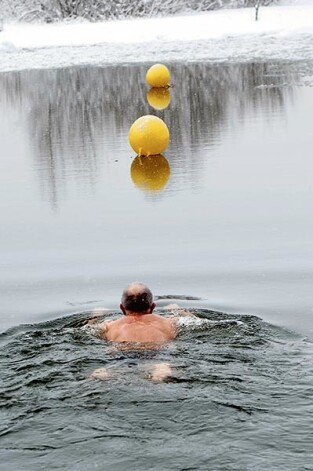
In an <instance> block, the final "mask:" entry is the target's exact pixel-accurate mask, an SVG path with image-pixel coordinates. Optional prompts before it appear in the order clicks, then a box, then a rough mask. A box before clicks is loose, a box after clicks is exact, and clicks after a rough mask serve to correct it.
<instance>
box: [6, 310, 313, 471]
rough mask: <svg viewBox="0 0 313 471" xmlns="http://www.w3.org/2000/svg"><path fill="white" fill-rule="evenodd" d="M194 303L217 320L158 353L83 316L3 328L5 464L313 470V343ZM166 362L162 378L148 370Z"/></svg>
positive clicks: (20, 470)
mask: <svg viewBox="0 0 313 471" xmlns="http://www.w3.org/2000/svg"><path fill="white" fill-rule="evenodd" d="M193 312H194V313H196V314H197V316H199V317H200V318H202V319H209V320H211V321H214V322H213V323H212V324H211V325H209V327H208V328H201V327H199V326H198V327H194V328H192V326H189V327H188V328H186V329H184V331H182V332H181V334H180V335H179V337H178V338H177V340H176V341H175V343H173V344H170V345H168V346H167V347H165V348H164V349H163V350H160V351H150V352H149V351H147V352H142V351H119V350H116V349H113V348H112V344H110V345H108V344H107V343H106V342H104V341H103V340H99V339H97V338H95V337H94V336H93V335H92V334H91V333H90V332H89V331H88V330H85V329H84V328H80V327H79V324H80V321H81V319H84V318H85V317H86V316H87V315H88V313H85V314H81V315H77V316H74V317H70V318H66V319H65V318H63V319H60V320H55V321H52V322H47V323H42V324H37V325H29V326H24V327H20V328H14V329H12V330H10V331H9V332H7V333H6V334H2V335H1V337H0V342H1V348H0V378H1V379H0V381H1V383H0V384H1V386H0V387H1V389H0V398H1V399H0V407H1V409H0V410H1V424H0V449H1V462H2V465H0V467H1V466H2V467H1V469H5V470H12V471H24V470H32V471H37V470H41V469H73V470H74V469H75V470H82V471H83V470H93V469H106V470H118V471H119V470H125V469H136V470H140V471H141V470H142V471H145V470H148V469H149V470H169V469H171V470H191V469H195V470H196V469H197V470H198V469H201V470H207V469H212V470H240V471H241V470H252V469H253V470H257V471H263V470H265V469H270V470H299V471H300V470H312V469H313V465H312V440H313V426H312V393H313V387H312V384H313V383H312V380H313V367H312V353H313V344H312V342H310V341H308V340H306V339H305V338H303V336H301V335H299V334H295V333H292V332H290V331H287V330H284V329H282V328H278V327H274V326H273V325H270V324H265V323H264V322H262V321H261V320H260V319H259V318H257V317H253V316H248V315H242V316H239V315H238V316H235V315H233V316H231V315H225V314H222V313H216V312H212V311H205V310H194V311H193ZM110 317H111V316H110ZM224 319H226V320H228V321H229V320H233V321H237V322H233V323H225V322H223V320H224ZM238 321H240V322H239V323H238ZM74 326H76V327H74ZM160 361H161V362H168V363H169V364H170V365H171V367H172V375H171V376H170V378H169V379H168V382H167V383H153V382H151V381H150V380H149V379H148V377H147V368H149V367H151V365H153V364H155V363H157V362H160ZM101 366H106V367H107V368H108V369H110V371H111V372H112V378H111V380H109V381H99V380H92V379H90V377H89V375H90V373H92V371H93V370H94V369H95V368H98V367H101ZM4 463H5V466H4V465H3V464H4Z"/></svg>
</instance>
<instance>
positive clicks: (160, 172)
mask: <svg viewBox="0 0 313 471" xmlns="http://www.w3.org/2000/svg"><path fill="white" fill-rule="evenodd" d="M170 174H171V169H170V164H169V163H168V161H167V160H166V158H165V157H164V156H163V155H161V154H158V155H151V156H139V155H137V157H135V159H134V160H133V163H132V165H131V168H130V175H131V179H132V181H133V183H134V184H135V185H136V187H137V188H139V189H141V190H143V191H147V192H156V191H160V190H162V189H163V188H164V187H165V186H166V184H167V182H168V180H169V178H170Z"/></svg>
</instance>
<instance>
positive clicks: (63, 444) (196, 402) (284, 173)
mask: <svg viewBox="0 0 313 471" xmlns="http://www.w3.org/2000/svg"><path fill="white" fill-rule="evenodd" d="M169 66H170V69H171V71H172V75H173V83H174V85H175V86H174V88H172V89H171V91H170V104H169V106H168V107H167V108H166V109H165V110H163V111H155V110H153V108H151V106H149V105H148V103H147V98H146V93H147V88H146V86H145V84H144V75H145V70H146V68H147V65H142V66H134V65H133V66H126V65H125V66H123V65H119V66H114V67H113V66H112V67H105V68H101V67H98V68H91V67H89V68H69V69H60V70H45V71H42V70H41V71H39V70H38V71H24V72H20V73H6V74H2V75H0V104H1V109H2V111H3V112H2V113H1V116H0V142H1V149H2V152H1V159H0V217H1V231H0V250H1V257H0V267H1V274H2V276H1V278H0V290H1V321H0V322H1V323H0V330H1V331H2V334H1V336H0V378H1V382H0V414H1V428H0V437H1V439H0V447H1V463H0V468H1V469H5V470H6V471H7V470H14V471H19V470H21V471H22V470H23V471H25V470H32V471H35V470H37V469H38V470H39V469H61V468H62V469H75V470H80V469H82V470H83V469H84V470H89V469H90V470H91V469H98V468H99V469H103V468H104V467H105V469H110V470H122V469H125V468H126V467H128V468H130V469H132V468H136V469H138V470H146V469H151V470H154V469H155V470H160V469H173V470H176V469H177V470H183V469H184V470H187V469H188V470H191V469H203V470H205V469H214V470H250V469H253V470H264V469H271V470H284V471H286V470H295V469H297V470H311V469H313V468H312V464H311V463H312V461H313V460H312V445H311V443H312V438H313V436H312V435H313V431H312V425H311V423H310V422H311V421H310V417H311V397H312V333H313V320H312V319H313V318H312V294H311V286H312V278H313V276H312V275H313V259H312V253H313V252H312V236H313V224H312V217H311V207H312V196H313V188H312V178H311V169H312V164H311V149H312V144H313V133H312V127H311V123H312V100H313V88H312V87H311V77H312V64H311V63H282V62H281V63H255V64H254V63H250V64H218V65H214V64H210V65H209V64H204V63H203V64H187V65H183V64H174V63H173V64H169ZM147 113H153V114H156V115H158V116H160V117H162V118H163V119H164V120H165V122H166V123H167V124H168V127H169V129H170V133H171V142H170V146H169V147H168V149H167V150H166V151H165V153H164V158H163V159H162V158H158V159H156V160H155V161H153V163H154V164H155V165H159V167H158V173H157V178H156V179H153V178H152V179H151V178H150V180H149V182H148V184H147V183H146V181H145V182H144V183H145V185H142V184H140V179H141V182H142V174H138V169H137V173H136V172H134V171H133V172H131V167H132V165H133V167H132V168H133V169H134V165H135V164H134V163H133V162H134V161H135V156H134V154H133V152H132V150H131V149H130V147H129V145H128V142H127V134H128V129H129V126H130V125H131V124H132V122H133V121H134V120H135V119H136V118H138V117H139V116H141V115H143V114H147ZM165 159H166V160H165ZM164 161H165V162H166V164H164ZM162 162H163V163H162ZM140 168H141V167H140V166H139V169H140ZM150 177H151V173H150ZM132 280H142V281H144V282H146V283H147V284H148V285H149V286H151V288H152V290H153V292H154V293H155V294H156V295H157V305H158V307H159V308H160V307H164V306H166V305H167V304H168V303H171V302H177V303H179V304H180V305H182V306H187V307H188V308H191V309H193V312H194V313H195V314H196V315H197V316H198V317H200V318H203V317H204V318H208V319H210V320H214V321H217V324H215V325H211V327H210V328H209V329H198V328H194V329H192V328H190V329H186V330H185V331H183V332H182V333H181V334H180V335H179V337H178V339H177V340H176V341H175V342H174V343H172V344H170V345H168V346H167V347H166V348H164V349H162V350H160V351H155V352H142V351H141V352H138V351H137V352H136V351H134V352H125V351H119V350H118V349H114V348H112V345H109V344H107V343H105V342H104V341H102V340H99V339H97V338H95V337H94V336H92V335H91V333H90V332H89V331H88V330H86V329H85V328H82V327H81V325H82V324H83V323H84V319H86V317H88V316H90V315H92V313H93V311H94V310H95V309H96V310H97V309H98V310H99V309H100V308H101V309H102V308H108V309H111V310H112V309H116V308H117V306H118V303H119V297H120V293H121V290H122V288H123V287H124V286H125V285H126V284H127V283H128V282H130V281H132ZM216 311H219V312H216ZM223 313H227V314H223ZM236 313H237V314H236ZM252 314H253V315H252ZM107 315H108V316H112V315H113V316H116V315H117V313H116V312H113V313H111V311H109V312H108V314H107ZM256 316H257V317H256ZM223 319H228V320H236V321H240V322H239V323H238V322H237V323H229V324H227V323H226V324H223V323H219V322H220V321H221V320H223ZM21 324H22V325H21ZM7 329H9V330H7ZM160 361H165V362H168V363H170V364H171V366H172V369H173V373H172V376H171V377H170V378H169V380H168V382H167V383H164V384H155V383H152V382H151V381H150V380H149V379H148V378H147V370H146V369H147V368H148V367H150V366H151V365H153V364H155V363H156V362H160ZM101 366H106V367H108V368H109V369H110V371H112V379H111V380H110V381H108V382H100V381H95V380H91V379H90V377H89V376H90V374H91V373H92V371H93V370H94V369H96V368H99V367H101ZM4 463H5V464H4Z"/></svg>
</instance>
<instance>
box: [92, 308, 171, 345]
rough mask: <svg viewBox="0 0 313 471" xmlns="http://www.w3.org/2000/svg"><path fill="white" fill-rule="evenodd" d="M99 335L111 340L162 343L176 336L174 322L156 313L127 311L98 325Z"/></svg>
mask: <svg viewBox="0 0 313 471" xmlns="http://www.w3.org/2000/svg"><path fill="white" fill-rule="evenodd" d="M99 330H100V335H101V336H102V337H103V338H105V339H106V340H109V341H111V342H136V343H150V342H151V343H156V344H164V343H166V342H170V341H171V340H173V339H174V338H175V337H176V323H175V320H174V319H172V318H166V317H162V316H159V315H158V314H152V313H151V314H150V313H148V314H143V313H127V315H125V316H124V317H122V318H120V319H117V320H115V321H106V322H103V323H102V324H100V326H99Z"/></svg>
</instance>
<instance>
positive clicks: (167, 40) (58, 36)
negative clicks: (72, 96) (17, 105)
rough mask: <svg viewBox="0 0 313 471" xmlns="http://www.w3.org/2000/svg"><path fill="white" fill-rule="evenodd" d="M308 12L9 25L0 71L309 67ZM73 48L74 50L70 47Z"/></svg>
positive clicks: (311, 35) (312, 7) (286, 9)
mask: <svg viewBox="0 0 313 471" xmlns="http://www.w3.org/2000/svg"><path fill="white" fill-rule="evenodd" d="M312 44H313V4H308V5H302V6H280V7H268V8H262V9H261V11H260V19H259V21H258V22H255V21H254V9H252V8H248V9H239V10H219V11H214V12H209V13H205V14H197V15H189V16H180V17H167V18H154V19H140V20H125V21H116V22H103V23H87V22H83V23H63V24H50V25H35V24H7V25H5V26H4V30H3V32H1V33H0V70H2V71H5V70H14V69H25V68H41V67H60V66H65V65H79V64H89V63H90V64H99V65H101V64H104V63H114V62H125V61H126V62H132V61H135V62H138V61H150V60H160V59H163V60H185V61H186V60H187V61H188V60H230V59H236V60H255V59H259V60H262V59H267V58H272V59H274V58H276V59H312V58H313V47H312ZM74 46H75V47H74Z"/></svg>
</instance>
